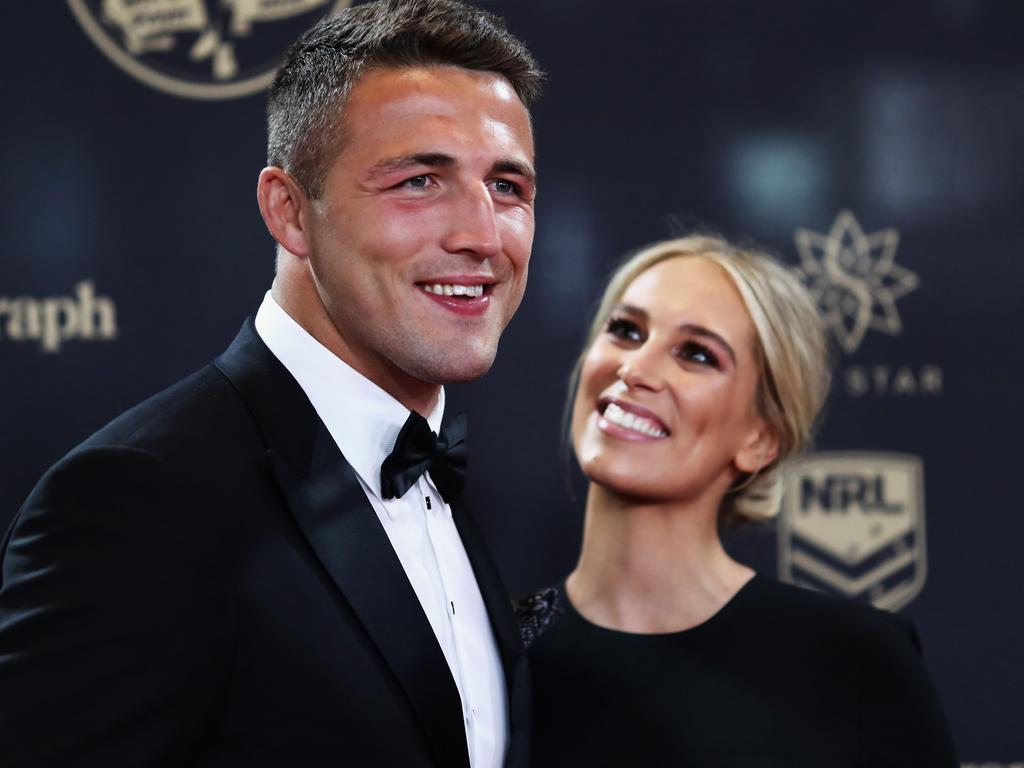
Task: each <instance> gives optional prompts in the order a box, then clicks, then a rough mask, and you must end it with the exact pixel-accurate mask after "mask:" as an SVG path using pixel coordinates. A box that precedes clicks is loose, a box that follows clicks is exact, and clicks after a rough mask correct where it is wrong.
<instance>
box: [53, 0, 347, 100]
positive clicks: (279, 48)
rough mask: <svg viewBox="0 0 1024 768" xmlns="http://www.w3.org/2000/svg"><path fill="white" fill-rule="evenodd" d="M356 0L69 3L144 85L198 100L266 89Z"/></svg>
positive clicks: (108, 52)
mask: <svg viewBox="0 0 1024 768" xmlns="http://www.w3.org/2000/svg"><path fill="white" fill-rule="evenodd" d="M352 1H353V0H68V6H69V7H70V8H71V12H72V13H73V14H74V16H75V18H76V19H77V20H78V23H79V24H80V25H81V26H82V29H84V30H85V33H86V34H87V35H88V36H89V38H90V39H91V40H92V41H93V43H95V44H96V46H97V47H98V48H99V49H100V50H101V51H103V53H104V54H106V56H107V57H108V58H109V59H110V60H111V61H113V62H114V63H115V64H117V65H118V66H119V67H120V68H121V69H123V70H124V71H125V72H127V73H128V74H129V75H131V76H132V77H134V78H136V79H138V80H141V81H142V82H143V83H146V84H147V85H149V86H151V87H153V88H156V89H158V90H161V91H164V92H166V93H171V94H174V95H175V96H183V97H186V98H192V99H232V98H237V97H239V96H246V95H248V94H250V93H256V92H257V91H260V90H263V89H264V88H266V87H267V86H268V85H269V84H270V81H271V80H272V79H273V77H274V69H275V68H276V67H277V64H278V61H279V60H280V57H281V55H282V53H283V52H284V50H285V48H287V46H288V45H289V44H290V43H291V42H292V41H293V40H294V39H295V38H296V37H298V36H299V34H300V33H302V32H303V31H304V30H305V29H306V28H308V27H309V26H310V25H311V24H312V23H313V22H315V21H316V20H317V19H319V18H320V17H322V16H325V15H327V14H328V13H331V12H335V11H340V10H341V9H342V8H346V7H347V6H349V5H351V4H352Z"/></svg>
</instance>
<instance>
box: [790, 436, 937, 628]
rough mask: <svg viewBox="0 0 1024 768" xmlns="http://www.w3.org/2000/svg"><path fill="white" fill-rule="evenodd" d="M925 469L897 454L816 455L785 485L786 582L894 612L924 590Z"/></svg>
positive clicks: (799, 466) (798, 466)
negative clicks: (868, 603)
mask: <svg viewBox="0 0 1024 768" xmlns="http://www.w3.org/2000/svg"><path fill="white" fill-rule="evenodd" d="M925 554H926V552H925V531H924V468H923V465H922V463H921V460H920V459H919V458H917V457H916V456H908V455H904V454H895V453H817V454H811V455H810V456H807V457H806V458H804V459H802V460H801V461H799V462H798V463H797V464H796V465H795V466H794V467H793V468H792V470H791V473H790V476H789V477H788V479H787V481H786V492H785V496H784V497H783V504H782V514H781V519H780V527H779V575H780V577H781V578H782V579H783V580H784V581H788V582H790V583H793V584H799V585H801V586H806V587H812V588H815V589H819V590H823V591H826V592H838V593H840V594H843V595H847V596H849V597H853V598H858V599H862V600H869V601H870V602H871V603H873V604H874V605H876V606H877V607H879V608H886V609H889V610H896V609H898V608H901V607H902V606H904V605H906V604H907V603H909V602H910V601H911V600H912V599H913V598H914V597H915V596H916V595H917V593H918V592H920V591H921V588H922V587H923V586H924V582H925V576H926V573H927V569H926V556H925Z"/></svg>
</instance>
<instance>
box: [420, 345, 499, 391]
mask: <svg viewBox="0 0 1024 768" xmlns="http://www.w3.org/2000/svg"><path fill="white" fill-rule="evenodd" d="M494 355H495V350H489V351H474V352H468V353H467V354H465V355H462V356H459V355H453V354H451V352H450V350H449V352H448V353H447V354H443V355H438V356H436V357H434V358H433V359H432V360H430V361H425V362H424V364H423V365H422V366H418V367H419V368H420V370H419V371H415V372H414V371H409V373H411V374H412V375H414V376H416V378H418V379H420V380H421V381H428V382H430V383H431V384H440V385H445V384H466V383H467V382H470V381H475V380H476V379H479V378H480V377H481V376H483V375H484V374H485V373H487V372H488V371H489V370H491V366H492V365H494Z"/></svg>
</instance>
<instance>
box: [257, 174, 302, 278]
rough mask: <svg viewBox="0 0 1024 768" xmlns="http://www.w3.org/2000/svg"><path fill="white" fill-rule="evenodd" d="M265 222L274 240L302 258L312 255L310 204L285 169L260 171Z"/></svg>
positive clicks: (261, 207)
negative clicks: (309, 226)
mask: <svg viewBox="0 0 1024 768" xmlns="http://www.w3.org/2000/svg"><path fill="white" fill-rule="evenodd" d="M256 199H257V201H259V205H260V213H261V214H262V215H263V221H264V222H265V223H266V225H267V229H268V230H270V234H271V236H272V237H273V238H274V239H275V240H277V242H278V243H280V244H281V245H282V246H283V247H284V249H285V250H287V251H288V252H289V253H293V254H295V255H296V256H298V257H299V258H306V256H308V255H309V230H308V229H307V227H306V224H307V222H308V219H309V214H310V200H309V198H308V197H306V193H305V192H303V191H302V187H300V186H299V184H298V182H296V181H295V179H294V178H292V175H291V174H290V173H288V172H287V171H285V170H284V169H283V168H278V167H277V166H275V165H270V166H267V167H266V168H264V169H263V170H262V171H260V180H259V182H257V185H256Z"/></svg>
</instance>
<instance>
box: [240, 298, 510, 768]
mask: <svg viewBox="0 0 1024 768" xmlns="http://www.w3.org/2000/svg"><path fill="white" fill-rule="evenodd" d="M256 332H257V333H259V335H260V338H261V339H263V342H264V343H265V344H266V345H267V347H269V348H270V351H271V352H272V353H273V354H274V356H275V357H276V358H277V359H278V360H280V361H281V363H282V364H283V365H284V367H285V368H287V369H288V371H289V373H291V375H292V376H293V377H294V378H295V380H296V381H297V382H298V383H299V386H300V387H302V390H303V391H304V392H305V393H306V397H308V398H309V401H310V403H312V405H313V408H314V410H315V411H316V413H317V415H318V416H319V417H320V419H321V420H322V421H323V423H324V424H325V425H326V427H327V430H328V432H330V434H331V436H332V437H333V438H334V442H335V443H337V445H338V448H339V449H340V450H341V453H342V455H344V457H345V460H346V461H347V462H348V463H349V464H350V465H351V466H352V469H353V470H355V473H356V475H358V477H359V482H360V484H361V485H362V486H363V491H364V492H365V493H366V498H367V499H369V501H370V505H371V506H372V507H373V509H374V511H375V512H376V513H377V517H378V518H379V519H380V522H381V525H382V526H383V527H384V531H385V533H387V535H388V539H389V540H390V541H391V546H392V547H394V549H395V554H397V555H398V559H399V561H400V562H401V563H402V568H404V569H405V575H406V576H407V577H408V579H409V583H410V584H411V585H412V588H413V590H414V591H415V592H416V597H417V598H419V601H420V605H421V606H422V607H423V612H424V614H426V619H427V621H429V622H430V627H431V629H433V630H434V635H435V636H436V637H437V642H438V644H439V645H440V646H441V650H442V651H443V652H444V657H445V659H447V661H448V667H449V668H450V670H451V673H452V678H453V679H454V681H455V685H456V686H457V687H458V690H459V695H460V697H461V698H462V714H463V720H464V722H465V725H466V740H467V743H468V746H469V760H470V764H471V765H472V766H473V768H500V766H501V765H502V762H503V760H504V756H505V749H506V747H507V742H508V714H507V708H508V706H507V697H506V692H505V677H504V673H503V671H502V666H501V657H500V656H499V654H498V647H497V644H496V643H495V640H494V634H493V632H492V631H491V624H490V620H489V619H488V617H487V609H486V608H485V607H484V602H483V598H482V596H481V595H480V588H479V587H478V586H477V583H476V578H475V577H474V575H473V569H472V567H471V566H470V564H469V559H468V558H467V557H466V550H465V548H464V547H463V546H462V539H460V538H459V534H458V531H457V530H456V528H455V522H454V520H452V512H451V508H450V507H449V506H448V505H447V504H446V503H445V502H444V501H443V500H442V499H441V496H440V494H439V493H438V492H437V488H436V487H435V486H434V484H433V482H432V481H431V479H430V477H429V473H428V474H425V475H423V476H422V477H421V478H420V479H419V480H418V481H417V482H416V484H415V485H413V486H412V488H410V489H409V491H408V492H407V493H406V494H405V495H404V496H403V497H402V498H400V499H388V500H384V499H382V498H381V495H380V494H381V491H380V466H381V464H382V463H383V462H384V459H385V458H387V456H388V454H390V453H391V450H392V448H394V445H395V440H396V439H397V437H398V433H399V431H400V430H401V428H402V425H403V424H404V423H405V420H406V418H407V417H408V416H409V409H407V408H406V407H405V406H403V405H402V404H401V403H399V402H398V401H397V400H395V399H394V398H393V397H392V396H391V395H389V394H388V393H387V392H385V391H384V390H383V389H381V388H380V387H378V386H377V385H376V384H374V383H373V382H371V381H370V380H369V379H367V378H366V377H365V376H363V375H362V374H360V373H358V372H357V371H355V370H354V369H353V368H352V367H350V366H349V365H347V364H346V363H344V362H343V361H342V360H341V359H339V358H338V357H337V356H336V355H334V354H333V353H332V352H330V351H329V350H328V349H327V348H326V347H324V346H323V345H322V344H320V342H318V341H317V340H316V339H314V338H313V337H312V336H310V335H309V334H308V333H307V332H306V330H305V329H304V328H302V326H300V325H299V324H298V323H296V322H295V321H294V320H293V319H292V318H291V317H290V316H289V315H288V314H287V313H286V312H285V311H284V310H283V309H282V308H281V307H280V306H279V305H278V304H277V302H276V301H274V299H273V297H272V296H271V295H270V293H269V292H268V293H267V295H266V296H265V297H264V299H263V303H262V304H261V305H260V309H259V312H257V314H256ZM443 414H444V390H443V389H442V390H441V394H440V397H439V398H438V402H437V406H436V407H435V408H434V411H433V413H431V414H430V415H429V416H428V417H427V423H428V424H430V428H431V429H432V430H434V432H435V433H436V432H438V431H439V429H440V426H441V418H442V416H443ZM366 578H368V579H370V578H373V574H370V573H368V574H366Z"/></svg>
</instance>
